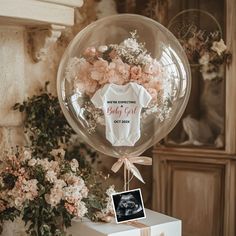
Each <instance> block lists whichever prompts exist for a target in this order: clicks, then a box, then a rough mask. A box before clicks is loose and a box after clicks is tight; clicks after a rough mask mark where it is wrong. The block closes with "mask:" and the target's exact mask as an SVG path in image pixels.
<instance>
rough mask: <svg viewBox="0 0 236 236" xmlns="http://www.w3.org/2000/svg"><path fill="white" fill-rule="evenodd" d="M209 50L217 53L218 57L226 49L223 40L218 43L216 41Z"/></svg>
mask: <svg viewBox="0 0 236 236" xmlns="http://www.w3.org/2000/svg"><path fill="white" fill-rule="evenodd" d="M211 49H212V50H213V51H215V52H217V54H218V55H219V56H220V55H221V54H222V52H224V51H225V50H226V49H227V47H226V45H225V43H224V40H223V39H221V40H220V41H219V42H217V41H215V42H213V44H212V47H211Z"/></svg>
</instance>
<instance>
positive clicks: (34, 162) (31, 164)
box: [28, 158, 37, 166]
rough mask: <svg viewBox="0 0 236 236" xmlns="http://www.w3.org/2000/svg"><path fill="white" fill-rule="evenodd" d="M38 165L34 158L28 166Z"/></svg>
mask: <svg viewBox="0 0 236 236" xmlns="http://www.w3.org/2000/svg"><path fill="white" fill-rule="evenodd" d="M36 164H37V160H36V159H34V158H33V159H30V160H29V161H28V166H35V165H36Z"/></svg>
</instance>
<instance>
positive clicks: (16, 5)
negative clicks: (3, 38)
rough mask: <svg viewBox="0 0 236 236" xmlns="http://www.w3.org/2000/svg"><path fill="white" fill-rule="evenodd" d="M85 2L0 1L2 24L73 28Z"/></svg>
mask: <svg viewBox="0 0 236 236" xmlns="http://www.w3.org/2000/svg"><path fill="white" fill-rule="evenodd" d="M82 5H83V0H0V6H1V7H0V23H1V24H4V23H6V24H17V25H34V26H35V25H47V24H56V25H63V26H72V25H73V24H74V8H75V7H81V6H82Z"/></svg>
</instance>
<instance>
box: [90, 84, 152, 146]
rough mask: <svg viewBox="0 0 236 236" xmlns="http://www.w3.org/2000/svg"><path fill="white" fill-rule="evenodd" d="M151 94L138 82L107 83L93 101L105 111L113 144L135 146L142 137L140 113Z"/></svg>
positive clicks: (146, 104)
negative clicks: (124, 83) (123, 83)
mask: <svg viewBox="0 0 236 236" xmlns="http://www.w3.org/2000/svg"><path fill="white" fill-rule="evenodd" d="M150 100H151V95H150V94H149V93H148V92H147V90H146V89H145V88H144V87H142V86H141V85H138V84H136V83H132V82H131V83H128V84H126V85H116V84H107V85H105V86H104V87H103V88H102V89H99V90H98V91H97V92H96V93H95V94H94V96H93V97H92V99H91V101H92V103H93V104H94V105H95V107H97V108H101V109H102V110H103V112H104V116H105V123H106V138H107V140H109V142H110V143H111V144H112V145H113V146H134V145H135V143H136V142H137V141H138V140H139V138H140V114H141V110H142V108H143V107H147V106H148V104H149V102H150Z"/></svg>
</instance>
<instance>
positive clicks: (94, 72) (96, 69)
mask: <svg viewBox="0 0 236 236" xmlns="http://www.w3.org/2000/svg"><path fill="white" fill-rule="evenodd" d="M108 66H109V65H108V62H107V61H105V60H103V59H102V58H99V59H98V60H97V61H95V62H94V64H93V66H92V67H91V78H92V79H93V80H96V81H98V82H99V81H100V80H104V77H105V75H106V73H107V71H108V70H109V68H108Z"/></svg>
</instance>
